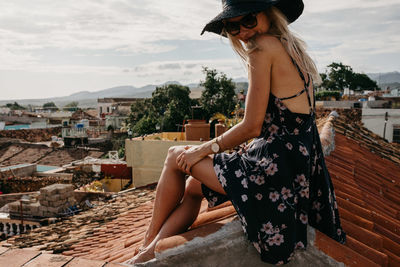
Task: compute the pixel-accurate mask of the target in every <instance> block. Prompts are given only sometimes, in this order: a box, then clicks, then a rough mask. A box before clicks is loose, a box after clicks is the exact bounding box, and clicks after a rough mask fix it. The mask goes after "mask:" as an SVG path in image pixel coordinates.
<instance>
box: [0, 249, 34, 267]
mask: <svg viewBox="0 0 400 267" xmlns="http://www.w3.org/2000/svg"><path fill="white" fill-rule="evenodd" d="M39 254H40V252H38V251H34V250H25V249H10V250H8V251H6V252H4V253H3V254H1V255H0V263H1V265H2V266H7V267H20V266H21V265H23V264H24V263H27V262H28V261H29V260H31V259H32V258H34V257H36V256H38V255H39Z"/></svg>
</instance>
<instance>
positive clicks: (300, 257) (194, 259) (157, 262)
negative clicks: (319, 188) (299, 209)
mask: <svg viewBox="0 0 400 267" xmlns="http://www.w3.org/2000/svg"><path fill="white" fill-rule="evenodd" d="M307 235H308V240H309V244H308V247H307V250H298V251H296V253H295V256H294V259H293V260H292V261H291V262H289V263H288V264H287V265H285V266H287V267H295V266H296V267H297V266H302V267H315V266H342V267H344V266H345V265H344V264H343V263H340V262H337V261H335V260H334V259H332V258H331V257H329V256H328V255H326V254H325V253H323V252H322V251H320V250H319V249H317V248H316V247H315V246H314V240H315V230H314V229H313V228H311V227H309V228H308V233H307ZM135 266H136V265H135ZM137 266H146V267H156V266H157V267H159V266H165V267H167V266H182V267H183V266H184V267H195V266H196V267H197V266H198V267H202V266H215V267H217V266H229V267H243V266H255V267H256V266H265V267H266V266H275V265H271V264H268V263H264V262H262V261H261V260H260V255H259V254H258V252H257V251H256V249H255V248H254V247H253V245H251V244H250V243H249V242H248V241H247V240H246V237H245V235H244V233H243V230H242V227H241V225H240V222H239V221H238V220H234V221H233V222H230V223H227V224H226V225H225V226H223V227H222V228H221V229H220V230H219V231H217V232H215V233H213V234H210V235H208V236H206V237H204V238H201V237H196V238H195V239H193V240H191V241H189V242H186V243H185V244H183V245H181V246H178V247H175V248H172V249H168V250H166V251H163V252H161V253H159V254H158V253H156V258H155V259H153V260H151V261H148V262H146V263H143V264H137Z"/></svg>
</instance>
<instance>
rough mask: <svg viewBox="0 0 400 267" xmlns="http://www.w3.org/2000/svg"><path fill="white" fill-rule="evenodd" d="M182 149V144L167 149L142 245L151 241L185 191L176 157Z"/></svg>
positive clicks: (144, 245)
mask: <svg viewBox="0 0 400 267" xmlns="http://www.w3.org/2000/svg"><path fill="white" fill-rule="evenodd" d="M183 149H184V147H183V146H182V147H181V146H175V147H171V148H170V149H169V150H168V155H167V158H166V159H165V162H164V168H163V170H162V172H161V176H160V180H159V181H158V184H157V189H156V198H155V201H154V207H153V216H152V219H151V223H150V225H149V228H148V230H147V232H146V235H145V239H144V242H143V245H142V247H146V246H148V245H149V244H150V243H151V241H153V239H154V237H155V236H156V235H157V233H158V232H159V231H160V228H161V226H162V225H163V224H164V222H165V221H166V219H167V218H168V216H169V215H170V214H171V212H172V211H173V210H174V209H175V208H176V207H177V206H178V204H179V203H180V202H181V200H182V197H183V194H184V191H185V179H184V177H185V174H184V173H183V172H182V171H181V170H180V169H178V166H177V165H176V157H177V156H178V155H179V154H180V153H181V151H183Z"/></svg>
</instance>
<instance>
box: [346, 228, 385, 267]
mask: <svg viewBox="0 0 400 267" xmlns="http://www.w3.org/2000/svg"><path fill="white" fill-rule="evenodd" d="M346 246H347V247H349V248H351V249H352V250H354V251H355V252H357V253H359V254H361V255H364V256H365V257H366V258H368V259H370V260H371V261H373V262H375V263H377V264H379V265H380V266H387V265H388V256H387V255H386V254H385V253H383V252H380V251H378V250H376V249H373V248H371V247H369V246H367V245H365V244H364V243H362V242H360V241H358V240H357V239H355V238H353V237H351V236H350V235H347V240H346Z"/></svg>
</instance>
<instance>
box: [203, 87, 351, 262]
mask: <svg viewBox="0 0 400 267" xmlns="http://www.w3.org/2000/svg"><path fill="white" fill-rule="evenodd" d="M310 103H311V102H310ZM214 169H215V173H216V175H217V177H218V179H219V181H220V183H221V185H222V187H223V188H224V190H225V192H226V193H227V195H222V194H219V193H218V192H215V191H213V190H211V189H210V188H208V187H206V186H205V185H204V184H202V190H203V194H204V196H205V197H206V198H207V200H208V204H209V206H210V207H213V206H215V205H219V204H221V203H223V202H225V201H227V200H231V202H232V204H233V205H234V206H235V209H236V211H237V213H238V217H239V219H240V221H241V223H242V228H243V231H244V232H245V234H246V236H247V238H248V239H249V241H251V243H252V244H253V245H254V247H255V248H256V250H257V251H258V252H259V253H260V256H261V260H263V261H265V262H268V263H272V264H277V265H280V264H285V263H287V262H289V261H290V260H291V259H292V257H293V255H294V254H293V252H294V250H295V249H304V248H306V246H307V225H308V224H309V225H311V226H313V227H315V228H316V229H318V230H319V231H321V232H323V233H325V234H326V235H328V236H330V237H331V238H333V239H335V240H337V241H339V242H342V243H343V242H345V239H346V234H345V233H344V231H343V230H342V228H341V225H340V219H339V213H338V209H337V203H336V198H335V194H334V189H333V186H332V182H331V178H330V176H329V173H328V171H327V168H326V165H325V161H324V157H323V154H322V147H321V142H320V139H319V134H318V129H317V126H316V123H315V114H314V112H313V111H312V112H311V114H300V113H292V112H291V111H290V110H289V109H288V108H287V107H286V106H285V105H284V104H283V102H282V101H281V100H280V99H279V98H277V97H275V96H274V95H273V94H270V98H269V103H268V108H267V111H266V115H265V119H264V122H263V126H262V133H261V135H260V136H259V137H258V138H255V139H254V140H253V141H252V142H251V143H250V144H249V145H248V146H246V149H241V150H240V153H239V152H233V153H231V154H227V153H220V154H215V155H214Z"/></svg>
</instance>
